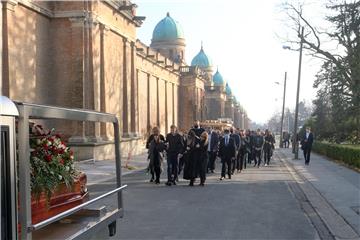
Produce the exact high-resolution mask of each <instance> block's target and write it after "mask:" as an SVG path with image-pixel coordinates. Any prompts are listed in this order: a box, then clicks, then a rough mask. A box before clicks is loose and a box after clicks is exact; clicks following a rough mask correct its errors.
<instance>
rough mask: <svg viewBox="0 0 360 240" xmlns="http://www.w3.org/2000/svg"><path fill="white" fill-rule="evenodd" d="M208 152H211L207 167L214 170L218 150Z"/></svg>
mask: <svg viewBox="0 0 360 240" xmlns="http://www.w3.org/2000/svg"><path fill="white" fill-rule="evenodd" d="M208 154H209V162H208V166H207V169H208V170H210V171H214V170H215V161H216V152H208Z"/></svg>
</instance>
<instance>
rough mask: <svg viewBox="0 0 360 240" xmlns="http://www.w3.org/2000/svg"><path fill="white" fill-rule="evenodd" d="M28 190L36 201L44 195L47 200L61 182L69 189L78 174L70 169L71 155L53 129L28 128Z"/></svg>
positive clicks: (36, 126)
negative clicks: (29, 168) (29, 172)
mask: <svg viewBox="0 0 360 240" xmlns="http://www.w3.org/2000/svg"><path fill="white" fill-rule="evenodd" d="M30 162H31V190H32V194H33V196H34V197H35V198H36V199H37V200H39V199H40V197H41V195H42V194H43V193H44V194H45V195H46V197H47V199H48V201H49V200H50V198H51V195H52V194H53V192H54V191H55V190H56V189H57V187H58V186H59V185H60V184H62V183H65V184H66V186H67V187H68V188H70V187H71V186H72V183H73V182H74V178H76V176H77V175H78V172H77V171H76V170H75V167H74V154H73V152H72V151H71V150H70V148H69V147H67V146H66V145H65V143H64V142H63V141H62V140H61V136H60V135H59V134H55V130H54V129H52V130H44V129H43V127H42V126H40V125H34V126H33V127H32V128H31V129H30Z"/></svg>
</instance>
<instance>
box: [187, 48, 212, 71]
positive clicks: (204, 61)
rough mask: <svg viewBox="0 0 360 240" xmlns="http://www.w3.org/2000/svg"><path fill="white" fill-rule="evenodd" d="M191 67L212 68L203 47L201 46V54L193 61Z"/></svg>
mask: <svg viewBox="0 0 360 240" xmlns="http://www.w3.org/2000/svg"><path fill="white" fill-rule="evenodd" d="M191 66H198V67H200V68H208V67H211V61H210V59H209V58H208V56H207V55H206V54H205V52H204V50H203V47H202V46H201V49H200V52H199V53H198V54H197V55H196V56H195V57H194V58H193V60H192V61H191Z"/></svg>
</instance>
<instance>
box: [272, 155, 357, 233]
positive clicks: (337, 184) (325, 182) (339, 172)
mask: <svg viewBox="0 0 360 240" xmlns="http://www.w3.org/2000/svg"><path fill="white" fill-rule="evenodd" d="M278 151H279V152H280V153H282V154H284V156H286V158H285V160H286V161H287V162H289V163H290V164H291V165H292V166H293V167H294V168H295V170H296V171H297V172H299V173H300V174H302V175H303V176H304V177H305V178H306V179H307V180H308V181H309V182H310V183H311V184H312V185H313V186H314V187H315V189H316V190H317V191H318V192H319V193H320V194H321V195H322V196H323V197H324V198H325V199H326V201H327V202H328V203H329V204H330V205H331V206H332V207H333V208H334V209H335V211H336V212H337V213H339V214H340V215H341V216H342V217H343V218H344V219H345V221H346V222H347V223H348V224H350V225H351V227H352V228H353V229H354V230H355V231H356V232H357V233H358V234H359V235H360V216H359V211H360V174H359V173H358V172H356V171H354V170H351V169H348V168H346V167H344V166H341V165H339V164H337V163H335V162H333V161H330V160H329V159H327V158H326V157H324V156H321V155H319V154H315V153H312V155H311V162H310V165H309V166H305V164H304V158H303V156H302V155H301V154H302V152H299V157H300V160H293V154H292V153H291V149H278Z"/></svg>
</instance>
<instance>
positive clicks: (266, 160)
mask: <svg viewBox="0 0 360 240" xmlns="http://www.w3.org/2000/svg"><path fill="white" fill-rule="evenodd" d="M270 158H271V147H266V148H264V163H265V164H269V163H270Z"/></svg>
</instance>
